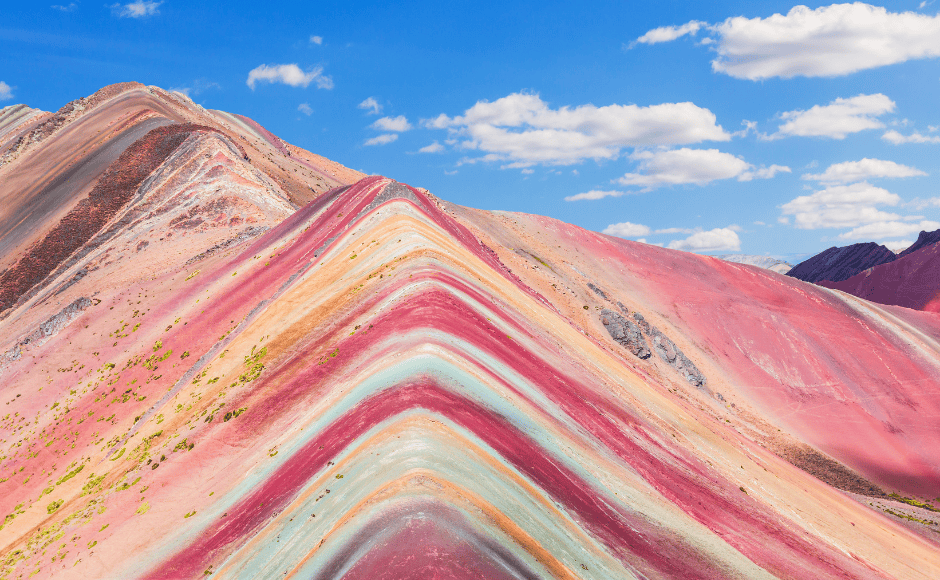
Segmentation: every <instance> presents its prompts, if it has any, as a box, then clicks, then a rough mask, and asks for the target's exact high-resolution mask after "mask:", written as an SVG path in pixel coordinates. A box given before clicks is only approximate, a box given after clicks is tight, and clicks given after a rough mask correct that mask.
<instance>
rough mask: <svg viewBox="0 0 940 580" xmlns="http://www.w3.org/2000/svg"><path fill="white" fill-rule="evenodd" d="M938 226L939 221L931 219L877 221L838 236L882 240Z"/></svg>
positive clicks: (847, 238) (846, 238)
mask: <svg viewBox="0 0 940 580" xmlns="http://www.w3.org/2000/svg"><path fill="white" fill-rule="evenodd" d="M938 228H940V222H935V221H931V220H923V221H921V222H913V223H912V222H903V221H898V220H892V221H879V222H874V223H870V224H865V225H863V226H859V227H857V228H854V229H853V230H851V231H848V232H845V233H844V234H839V237H840V238H842V239H843V240H883V239H885V238H899V237H902V236H910V235H911V234H917V233H919V232H921V231H927V232H930V231H933V230H936V229H938ZM911 243H913V242H907V245H908V246H909V245H911ZM905 247H907V246H905Z"/></svg>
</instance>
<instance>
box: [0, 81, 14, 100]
mask: <svg viewBox="0 0 940 580" xmlns="http://www.w3.org/2000/svg"><path fill="white" fill-rule="evenodd" d="M12 98H13V87H11V86H10V85H8V84H6V83H5V82H3V81H0V101H6V100H7V99H12Z"/></svg>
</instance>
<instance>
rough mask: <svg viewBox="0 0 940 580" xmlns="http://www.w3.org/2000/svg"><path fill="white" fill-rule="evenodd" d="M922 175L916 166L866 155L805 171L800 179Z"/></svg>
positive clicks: (851, 179)
mask: <svg viewBox="0 0 940 580" xmlns="http://www.w3.org/2000/svg"><path fill="white" fill-rule="evenodd" d="M924 175H927V174H926V173H924V172H923V171H921V170H920V169H917V168H916V167H910V166H907V165H901V164H900V163H895V162H894V161H886V160H884V159H870V158H868V157H866V158H864V159H861V160H859V161H845V162H843V163H835V164H833V165H830V166H829V167H828V168H826V170H825V171H824V172H822V173H805V174H803V175H802V176H801V179H807V180H812V181H822V182H824V183H854V182H856V181H865V180H866V179H874V178H878V177H889V178H897V177H921V176H924Z"/></svg>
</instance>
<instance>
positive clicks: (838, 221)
mask: <svg viewBox="0 0 940 580" xmlns="http://www.w3.org/2000/svg"><path fill="white" fill-rule="evenodd" d="M900 201H901V198H900V197H899V196H897V195H895V194H893V193H891V192H889V191H888V190H886V189H882V188H880V187H875V186H874V185H871V184H870V183H868V182H865V181H863V182H861V183H853V184H851V185H834V186H831V187H827V188H826V189H823V190H822V191H817V192H815V193H813V194H812V195H802V196H800V197H797V198H796V199H793V200H791V201H789V202H787V203H785V204H783V206H781V209H782V213H783V215H784V216H791V215H792V216H793V220H794V225H795V226H796V227H798V228H800V229H819V228H856V227H858V226H860V225H863V224H870V223H876V222H888V221H892V220H898V219H901V216H899V215H898V214H893V213H888V212H884V211H881V210H879V209H878V208H877V206H880V205H888V206H895V205H898V203H900ZM781 223H787V222H781ZM902 235H903V234H902Z"/></svg>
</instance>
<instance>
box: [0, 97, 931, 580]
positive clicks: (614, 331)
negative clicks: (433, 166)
mask: <svg viewBox="0 0 940 580" xmlns="http://www.w3.org/2000/svg"><path fill="white" fill-rule="evenodd" d="M131 90H132V91H144V92H149V91H154V93H156V94H157V95H160V98H159V99H158V100H160V102H164V101H166V102H170V101H167V99H177V97H172V96H171V97H166V96H165V95H164V94H163V93H161V92H160V91H159V90H158V89H142V88H140V87H139V86H137V87H134V88H132V89H131ZM123 94H124V93H123V92H120V91H118V92H117V93H116V95H112V96H111V97H109V99H111V100H113V99H120V98H121V95H123ZM111 100H107V99H106V100H105V101H103V102H102V103H100V104H98V105H97V107H101V106H107V103H110V102H111ZM172 102H173V103H177V102H178V101H177V100H173V101H172ZM179 102H182V101H179ZM184 104H185V103H184ZM181 106H182V105H181ZM92 110H94V108H93V109H92ZM197 112H199V111H198V110H197ZM84 114H85V115H88V114H90V113H87V112H86V113H84ZM200 114H201V112H200ZM206 116H207V118H208V117H211V118H208V120H207V119H206V118H200V119H195V118H190V117H186V118H182V119H171V120H170V121H169V122H166V123H162V124H161V125H160V127H164V126H166V127H175V126H177V125H179V126H182V123H185V122H189V123H195V124H199V125H201V126H206V127H209V128H210V129H214V130H211V131H207V130H202V129H200V130H196V131H194V132H193V133H192V134H189V135H188V136H187V137H186V138H185V139H184V141H183V142H182V143H180V144H179V145H177V146H176V148H175V149H173V151H172V152H170V153H169V154H168V155H167V157H165V159H164V160H163V161H161V162H160V163H159V164H158V166H157V167H156V168H155V169H153V171H152V172H151V173H150V174H149V175H148V176H147V177H146V178H144V179H143V180H142V181H141V182H140V183H139V185H137V186H136V189H135V190H134V192H133V194H132V195H131V196H130V197H129V201H127V202H125V203H124V205H123V206H122V208H121V209H120V210H118V211H117V212H116V213H114V214H113V215H111V217H110V218H109V219H108V220H107V222H106V223H105V224H104V225H103V226H101V228H100V229H99V230H98V233H97V234H95V235H94V236H92V237H91V238H89V240H88V241H86V242H83V243H82V245H81V246H80V247H78V248H77V249H75V250H73V251H72V253H71V254H69V256H68V258H66V259H65V260H63V261H61V262H60V263H59V264H58V265H57V266H56V267H55V268H53V269H52V270H51V271H50V272H49V273H48V274H46V276H45V278H43V280H41V281H40V282H38V283H37V285H36V286H39V289H35V288H36V286H33V287H31V288H30V290H29V291H27V292H25V293H23V294H21V296H20V297H19V298H17V299H16V301H14V302H13V303H12V305H11V306H9V307H8V308H7V310H6V311H5V312H6V316H5V318H4V319H3V320H0V336H3V337H5V340H6V341H7V343H6V344H0V352H4V353H8V352H15V353H16V354H15V355H14V354H11V355H10V356H8V357H6V359H4V362H2V363H0V365H2V367H0V368H2V370H0V372H2V379H3V380H2V383H0V401H2V403H3V405H4V407H0V408H2V409H3V412H4V416H3V417H2V421H0V480H2V481H0V517H4V516H5V519H4V520H3V523H2V526H3V527H2V529H0V577H6V578H18V577H20V576H23V577H24V578H25V577H28V576H30V575H35V576H36V577H39V578H48V577H55V578H73V577H74V578H154V579H156V578H203V577H206V576H211V577H214V578H236V577H237V578H390V579H391V578H618V579H621V578H696V579H699V578H773V577H777V578H813V579H816V578H923V579H930V578H936V577H938V576H940V560H938V554H940V552H938V543H937V537H938V536H940V534H938V530H940V526H938V525H937V523H936V522H937V521H940V517H935V516H936V515H940V514H936V513H935V511H934V505H935V504H936V502H934V500H933V498H936V497H938V496H940V474H938V473H937V471H936V465H938V464H940V433H938V432H937V430H936V428H935V421H934V419H933V418H934V417H936V416H937V414H938V413H940V385H938V384H937V380H936V377H937V376H938V375H940V321H938V319H937V318H936V315H933V314H931V313H926V312H914V311H905V313H902V314H899V313H898V311H901V310H904V309H899V308H892V307H884V308H881V307H879V306H877V305H872V304H870V303H867V302H865V301H862V300H858V299H855V298H854V297H851V296H847V295H845V294H841V293H837V292H833V291H831V290H827V289H825V288H820V287H817V286H813V285H809V284H805V283H803V282H800V281H798V280H794V279H792V278H786V277H783V276H779V275H778V274H775V273H773V272H769V271H764V270H760V269H757V268H754V267H752V266H747V265H739V264H733V263H728V262H724V261H721V260H716V259H714V258H709V257H701V256H696V255H693V254H687V253H683V252H677V251H673V250H667V249H662V248H657V247H654V246H649V245H646V244H639V243H634V242H629V241H625V240H620V239H617V238H613V237H609V236H605V235H602V234H597V233H593V232H588V231H585V230H583V229H581V228H577V227H575V226H571V225H568V224H564V223H562V222H559V221H557V220H553V219H549V218H544V217H539V216H532V215H525V214H514V213H505V212H485V211H480V210H474V209H469V208H464V207H460V206H457V205H454V204H450V203H448V202H445V201H443V200H441V199H440V198H438V197H436V196H434V195H432V194H430V193H428V192H426V191H424V190H421V189H415V188H412V187H409V186H407V185H404V184H401V183H397V182H395V181H393V180H391V179H388V178H384V177H377V176H375V177H367V178H363V179H358V177H359V176H356V175H355V174H354V172H350V171H349V170H346V169H344V168H341V167H339V166H336V165H327V163H326V162H325V161H318V160H317V159H318V158H316V157H315V156H313V155H312V154H307V153H305V152H302V151H300V150H298V149H296V148H294V147H292V146H290V145H287V144H284V143H283V142H281V141H280V140H278V139H277V138H276V137H274V136H273V135H270V134H267V133H266V132H262V131H261V130H259V129H258V128H257V127H255V126H254V125H253V124H252V123H250V122H248V121H245V120H244V119H242V118H240V117H237V116H233V115H227V114H222V113H216V112H213V113H211V115H210V113H206ZM164 118H166V119H169V117H164ZM82 119H83V115H78V116H77V117H74V118H71V120H70V121H69V122H68V123H65V125H64V127H65V129H63V128H60V129H58V131H62V130H66V129H67V127H68V126H69V125H70V124H74V123H78V122H81V121H82ZM212 119H218V120H220V121H215V122H217V123H219V124H220V125H219V126H213V125H211V124H210V123H209V122H208V121H211V120H212ZM223 121H224V122H225V123H227V124H224V125H223V124H222V123H223ZM151 130H153V128H151V129H149V130H148V131H146V132H144V133H143V134H142V135H140V136H138V137H137V138H136V139H135V140H134V141H133V142H137V140H139V139H141V138H145V136H146V135H147V134H148V133H149V132H150V131H151ZM249 130H251V131H254V132H255V133H253V134H254V135H256V137H254V138H245V139H244V140H241V138H240V137H239V135H244V134H246V133H244V132H246V131H249ZM55 135H56V133H55V132H54V133H53V134H52V137H51V138H55ZM77 135H78V133H76V135H75V138H76V139H77ZM89 137H91V136H90V135H89ZM49 138H50V137H46V138H45V139H49ZM133 142H132V143H133ZM132 143H131V144H132ZM131 144H128V145H127V147H125V149H127V148H129V147H130V146H131ZM239 145H241V146H242V147H244V153H245V154H244V155H243V154H242V152H241V150H239V148H238V146H239ZM249 145H251V146H254V147H258V149H251V148H249ZM38 146H41V143H40V145H38ZM61 151H63V152H67V151H71V149H69V148H63V149H61ZM91 151H92V149H89V153H88V154H89V155H90V154H91ZM235 152H237V153H235ZM287 153H290V155H289V156H288V155H287ZM63 154H64V153H63ZM75 155H76V157H75V160H76V161H75V163H79V162H80V159H82V157H81V155H78V154H77V153H76V154H75ZM119 157H120V154H116V155H114V159H118V158H119ZM245 157H248V159H245ZM30 159H31V154H30V153H29V152H28V151H27V152H26V153H19V157H18V158H17V159H16V160H15V161H14V162H13V163H11V164H9V165H8V166H4V167H3V168H0V183H6V182H5V181H4V180H7V179H13V178H14V177H18V176H21V173H18V172H17V167H18V165H17V164H24V163H27V162H30ZM259 159H264V160H265V161H264V162H263V163H262V162H261V161H259ZM296 160H301V161H303V163H309V164H310V165H311V166H313V167H314V168H317V167H329V169H327V170H325V171H323V172H321V173H316V174H314V172H313V170H310V173H307V174H304V175H306V176H307V177H304V176H303V175H300V176H298V175H297V174H300V173H301V171H298V172H297V174H294V172H293V171H290V172H287V173H280V172H279V171H280V170H278V169H277V168H278V167H281V166H283V167H291V168H292V167H293V166H290V165H287V164H288V163H292V162H295V161H296ZM256 163H257V165H256ZM317 163H319V164H320V165H317ZM20 167H21V166H20ZM298 169H299V167H298ZM19 171H23V170H22V169H20V170H19ZM324 173H325V174H326V175H330V176H332V175H333V174H334V173H335V174H336V175H337V176H347V177H356V178H357V179H355V180H353V179H350V180H349V182H347V183H340V184H338V185H337V186H335V187H332V186H327V187H321V181H318V180H317V178H315V177H314V175H317V176H320V178H321V179H324V180H325V179H326V177H324V175H323V174H324ZM96 175H98V176H99V177H95V178H92V179H90V180H89V181H88V183H87V184H85V183H84V182H82V183H83V185H82V186H81V189H80V190H79V191H78V193H72V194H70V195H72V196H75V197H70V196H69V195H68V194H66V193H65V192H59V191H58V190H56V193H55V195H57V196H59V197H58V198H57V199H59V198H61V199H62V200H65V201H59V202H57V203H56V204H52V205H53V209H52V210H50V211H49V212H47V213H48V214H49V215H51V216H53V217H51V218H48V219H51V220H52V222H51V223H47V222H46V221H42V220H41V221H40V222H39V223H40V227H39V229H40V230H42V235H45V232H49V231H52V230H53V229H54V228H55V227H56V224H57V223H58V222H57V221H56V220H55V216H59V215H63V216H64V215H68V213H69V211H71V209H72V208H74V207H78V206H79V204H80V203H81V201H82V200H83V199H86V198H87V196H88V194H89V192H91V191H93V190H94V188H95V187H96V185H97V184H98V183H99V182H100V179H101V178H100V176H101V175H104V169H102V170H101V171H100V172H98V173H97V174H96ZM291 180H295V181H291ZM305 180H307V181H305ZM310 180H312V181H310ZM304 183H310V184H311V185H309V186H308V187H309V188H312V190H311V189H309V188H308V189H307V190H306V191H308V192H310V196H311V201H310V202H309V203H305V204H304V203H302V202H303V200H301V199H300V198H299V197H297V196H298V195H299V193H298V192H303V191H304V188H303V186H304ZM292 184H293V185H292ZM46 191H53V190H52V189H47V190H46ZM290 192H294V193H290ZM28 193H29V192H27V194H28ZM27 194H24V197H26V198H29V199H27V200H25V201H21V202H20V203H33V204H36V207H42V203H43V195H40V194H34V195H33V197H30V195H27ZM236 218H237V219H236ZM59 219H61V218H59ZM249 227H250V228H253V229H250V230H249V229H248V228H249ZM6 231H7V232H14V231H20V230H16V228H7V229H6ZM7 235H12V233H9V234H7ZM18 235H20V236H21V237H22V236H25V238H26V239H20V238H15V237H14V238H0V241H2V242H3V243H6V244H8V247H9V248H11V249H10V250H9V251H10V252H14V254H13V255H11V256H9V257H7V256H5V258H4V259H6V260H7V263H8V264H11V265H12V264H16V263H18V260H19V259H21V258H22V256H24V255H27V252H28V251H29V248H30V247H32V246H31V244H34V243H38V242H36V240H41V239H44V238H43V237H42V236H41V235H38V234H37V235H26V234H22V233H20V234H18ZM96 240H97V241H96ZM86 250H87V251H86ZM17 252H18V253H17ZM5 267H7V266H5ZM82 272H83V274H82V275H79V273H82ZM34 289H35V290H34ZM85 300H87V301H90V304H88V302H86V301H85ZM56 317H58V318H56ZM50 321H53V322H51V323H50ZM821 321H824V323H823V322H821ZM37 329H45V330H39V331H37ZM47 330H48V332H47ZM37 332H38V334H37ZM33 336H35V337H37V338H36V339H33V338H30V339H29V340H25V339H26V338H28V337H33ZM644 349H645V350H644ZM653 352H655V353H656V354H655V355H654V354H653ZM891 494H895V496H894V497H892V495H891ZM901 500H904V501H901ZM931 502H934V503H931Z"/></svg>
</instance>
